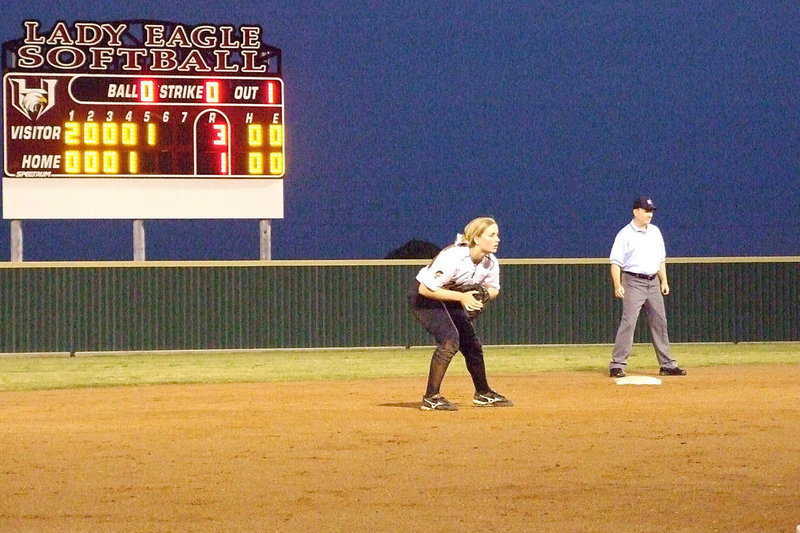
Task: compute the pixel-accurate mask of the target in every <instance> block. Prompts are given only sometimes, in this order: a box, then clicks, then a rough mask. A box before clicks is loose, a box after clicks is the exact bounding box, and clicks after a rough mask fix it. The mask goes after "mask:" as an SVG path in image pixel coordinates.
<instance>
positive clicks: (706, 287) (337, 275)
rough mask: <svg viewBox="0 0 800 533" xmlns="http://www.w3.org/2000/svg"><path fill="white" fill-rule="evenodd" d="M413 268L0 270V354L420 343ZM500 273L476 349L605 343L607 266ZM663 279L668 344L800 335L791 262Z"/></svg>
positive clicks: (320, 264)
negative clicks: (667, 290) (409, 299)
mask: <svg viewBox="0 0 800 533" xmlns="http://www.w3.org/2000/svg"><path fill="white" fill-rule="evenodd" d="M422 264H424V261H418V260H394V261H389V260H375V261H373V260H360V261H303V262H301V261H263V262H262V261H236V262H141V263H139V262H119V263H116V262H115V263H106V262H102V263H24V262H23V263H3V264H0V291H2V292H0V294H1V295H2V296H0V312H2V330H0V352H2V353H43V352H44V353H47V352H83V351H101V352H105V351H139V350H215V349H250V348H256V349H257V348H315V347H372V346H410V345H415V346H418V345H430V344H431V340H430V339H429V337H428V335H427V334H426V333H425V332H424V331H423V330H422V329H421V328H420V327H419V326H418V325H417V324H416V323H415V322H414V320H413V318H412V317H411V315H410V313H409V311H408V306H407V304H406V298H405V293H406V291H407V288H408V287H409V285H410V283H411V280H412V279H413V277H414V275H415V273H416V271H417V270H418V269H419V268H420V266H421V265H422ZM501 265H502V284H503V289H502V292H501V296H500V298H499V299H498V300H495V301H493V302H491V304H490V305H489V306H488V308H487V311H486V312H485V313H484V314H483V316H481V318H480V319H479V320H478V322H477V324H478V328H479V330H480V332H481V336H482V338H483V340H484V342H485V343H486V344H495V345H497V344H571V343H580V344H583V343H610V342H612V341H613V336H614V331H615V329H616V326H617V322H618V320H619V313H620V303H619V301H618V300H615V299H614V298H613V297H612V293H611V286H610V281H609V274H608V261H607V260H605V259H546V260H545V259H539V260H537V259H506V260H501ZM668 271H669V277H670V285H671V288H672V294H670V295H669V296H668V297H667V298H666V302H667V313H668V318H669V327H670V338H671V340H672V341H673V342H736V341H796V340H800V325H798V322H799V321H798V318H799V317H800V282H799V281H798V279H800V258H798V257H764V258H678V259H672V260H670V261H669V264H668ZM640 320H641V323H640V326H639V328H638V330H637V341H638V342H646V341H647V340H648V335H647V331H646V327H644V319H643V318H641V319H640Z"/></svg>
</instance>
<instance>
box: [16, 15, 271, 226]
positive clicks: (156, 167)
mask: <svg viewBox="0 0 800 533" xmlns="http://www.w3.org/2000/svg"><path fill="white" fill-rule="evenodd" d="M22 30H23V31H22V36H21V37H20V38H17V39H13V40H10V41H6V42H4V43H3V45H2V56H1V58H2V65H3V77H2V84H3V85H2V88H3V110H2V112H3V117H2V119H3V127H2V130H0V131H2V134H3V141H2V150H3V165H2V169H3V176H2V202H3V207H2V211H3V218H6V219H12V220H15V219H19V220H23V219H279V218H283V201H284V197H283V196H284V195H283V191H284V178H285V175H286V172H287V152H286V146H287V143H286V139H287V135H286V130H285V125H286V117H285V109H284V92H285V88H284V80H283V77H282V75H281V51H280V49H279V48H275V47H273V46H270V45H268V44H266V43H265V42H264V41H263V39H262V37H263V30H262V28H261V27H260V26H257V25H252V24H244V25H241V26H234V25H215V24H196V25H187V24H182V23H179V22H173V21H156V20H122V21H107V22H100V21H79V22H75V23H73V24H69V23H67V22H65V21H58V22H56V23H55V24H54V25H53V26H52V27H50V28H49V29H47V28H44V27H42V24H41V23H40V22H39V21H36V20H26V21H24V22H23V24H22Z"/></svg>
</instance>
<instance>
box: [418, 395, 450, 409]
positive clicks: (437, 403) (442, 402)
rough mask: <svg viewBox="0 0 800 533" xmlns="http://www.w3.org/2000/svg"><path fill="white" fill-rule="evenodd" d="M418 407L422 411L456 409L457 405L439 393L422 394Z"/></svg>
mask: <svg viewBox="0 0 800 533" xmlns="http://www.w3.org/2000/svg"><path fill="white" fill-rule="evenodd" d="M419 408H420V409H422V410H423V411H458V406H457V405H456V404H454V403H452V402H450V401H448V400H447V398H445V397H444V396H442V395H441V394H435V395H433V396H423V397H422V405H420V406H419Z"/></svg>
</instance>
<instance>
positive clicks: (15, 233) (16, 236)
mask: <svg viewBox="0 0 800 533" xmlns="http://www.w3.org/2000/svg"><path fill="white" fill-rule="evenodd" d="M10 233H11V235H10V237H11V261H14V262H17V263H21V262H22V249H23V241H22V221H21V220H12V221H11V229H10Z"/></svg>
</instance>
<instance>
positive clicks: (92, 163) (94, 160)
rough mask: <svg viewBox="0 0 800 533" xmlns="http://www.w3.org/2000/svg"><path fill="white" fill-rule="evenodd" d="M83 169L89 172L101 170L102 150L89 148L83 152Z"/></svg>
mask: <svg viewBox="0 0 800 533" xmlns="http://www.w3.org/2000/svg"><path fill="white" fill-rule="evenodd" d="M83 170H84V171H85V172H86V173H87V174H97V173H98V172H100V152H96V151H94V150H89V151H87V152H84V153H83Z"/></svg>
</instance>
